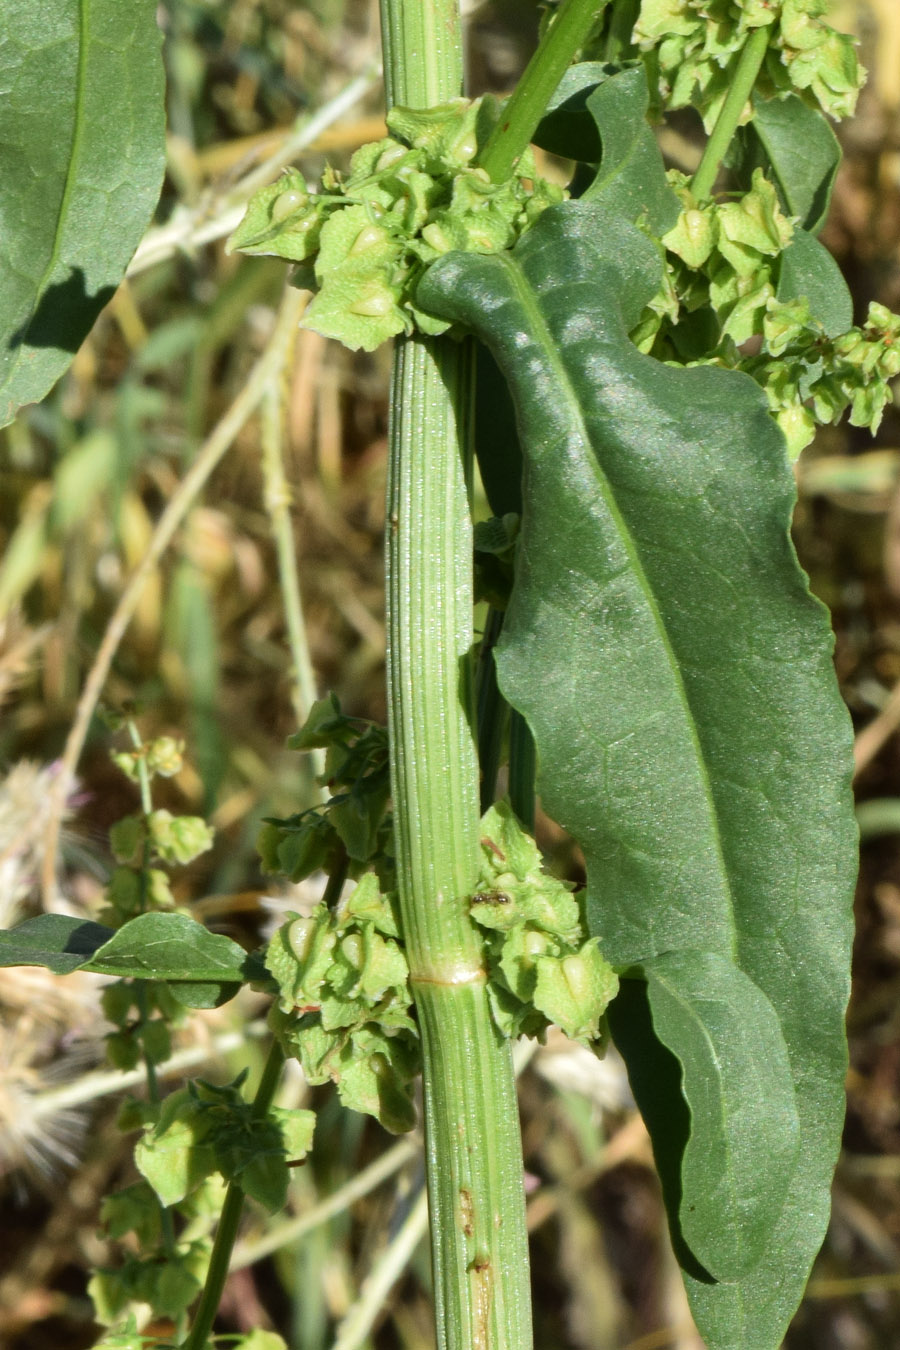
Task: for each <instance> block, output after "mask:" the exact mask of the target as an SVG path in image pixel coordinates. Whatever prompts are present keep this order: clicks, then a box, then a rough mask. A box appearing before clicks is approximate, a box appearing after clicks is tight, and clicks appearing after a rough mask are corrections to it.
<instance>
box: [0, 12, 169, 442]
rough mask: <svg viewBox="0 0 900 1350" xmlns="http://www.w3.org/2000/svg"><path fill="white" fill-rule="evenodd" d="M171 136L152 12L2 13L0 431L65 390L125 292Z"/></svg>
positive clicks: (156, 30)
mask: <svg viewBox="0 0 900 1350" xmlns="http://www.w3.org/2000/svg"><path fill="white" fill-rule="evenodd" d="M163 131H164V108H163V72H162V62H161V59H160V33H159V30H158V28H157V24H156V4H155V3H154V0H128V2H127V3H123V2H122V0H49V3H43V4H40V3H36V0H4V3H3V4H2V6H0V147H2V173H0V277H2V285H0V426H4V425H5V424H6V423H7V422H9V421H11V420H12V418H13V417H14V416H15V414H16V411H17V409H18V408H19V407H21V405H22V404H23V403H30V402H33V401H35V400H37V399H40V398H43V396H44V395H45V394H46V393H47V391H48V389H50V388H51V386H52V385H53V384H54V383H55V382H56V380H58V379H59V377H60V375H61V374H62V373H63V371H64V370H65V369H66V366H67V365H68V364H69V362H70V361H71V360H72V356H73V354H74V353H75V352H76V351H77V349H78V347H79V346H80V344H81V342H82V341H83V339H84V338H85V336H86V334H87V332H88V330H89V329H90V327H91V324H92V323H93V321H94V319H95V318H96V316H97V314H98V312H99V310H100V309H101V308H102V306H103V305H104V304H105V303H106V302H107V300H108V299H109V298H110V296H111V295H112V293H113V291H114V289H115V287H116V286H117V285H118V284H119V282H120V281H121V279H122V275H123V273H124V271H125V268H126V266H127V264H128V261H129V259H130V257H131V255H132V253H133V252H134V250H135V248H136V247H137V245H138V243H139V241H140V238H141V235H142V233H143V231H144V230H145V229H146V226H147V222H148V220H149V219H150V216H151V214H152V212H153V208H154V206H155V204H156V199H157V197H158V195H159V187H160V182H161V180H162V173H163V166H164V140H163Z"/></svg>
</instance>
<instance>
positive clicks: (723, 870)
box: [495, 253, 739, 965]
mask: <svg viewBox="0 0 900 1350" xmlns="http://www.w3.org/2000/svg"><path fill="white" fill-rule="evenodd" d="M495 256H497V261H498V263H499V264H500V266H502V267H503V268H504V269H505V270H506V272H507V275H508V278H509V280H510V284H511V286H512V289H513V291H514V293H515V296H516V299H517V300H518V302H519V304H520V305H521V307H522V309H523V310H524V312H525V316H526V318H527V320H528V324H527V331H528V332H529V334H530V336H531V338H532V340H533V341H534V342H536V343H537V345H538V346H539V347H540V349H541V350H542V352H543V354H544V358H545V360H546V362H547V365H548V367H549V368H550V370H551V372H552V375H553V381H554V385H555V387H556V389H557V390H558V391H559V393H560V395H561V401H562V402H563V404H564V406H565V407H566V409H567V410H568V413H569V417H570V418H571V420H572V422H573V423H574V425H575V427H576V430H577V432H578V435H579V438H580V440H581V443H582V444H583V445H584V446H585V447H586V449H587V450H588V451H589V454H590V467H591V471H592V472H593V474H594V475H595V477H596V480H597V483H598V485H599V487H600V491H601V495H602V497H603V500H604V502H605V503H606V507H607V509H608V511H609V513H610V515H611V517H612V519H613V523H614V524H615V526H616V528H617V530H618V531H619V536H620V538H621V539H622V541H623V544H624V547H625V552H626V554H627V556H628V558H629V561H630V562H631V565H632V568H633V570H634V573H635V576H636V577H637V580H638V585H639V586H640V590H641V593H642V595H643V597H644V601H645V603H646V605H647V606H648V609H649V611H650V614H651V617H652V620H653V624H654V627H655V629H656V632H657V636H658V638H659V641H660V643H661V644H662V648H663V651H664V653H665V657H666V664H667V667H668V669H669V673H670V676H671V679H672V681H673V683H674V686H675V690H676V694H677V698H678V701H679V703H680V705H681V708H682V711H683V713H684V718H685V722H686V724H687V727H688V734H689V736H690V740H691V744H692V746H693V749H694V759H695V763H696V766H697V772H698V775H699V779H700V784H701V790H702V794H703V800H704V801H705V803H706V806H707V811H708V814H709V820H710V828H711V830H712V836H713V842H714V845H715V852H716V858H717V860H718V864H719V871H720V874H721V876H722V878H723V880H724V886H725V893H726V896H727V899H728V905H729V914H728V918H729V924H728V927H729V935H730V947H731V957H732V959H733V960H734V963H735V964H736V965H737V964H739V962H738V934H737V927H736V924H735V922H734V910H735V898H734V893H733V890H732V886H731V877H730V874H729V871H728V867H727V865H726V862H725V853H724V849H723V846H722V836H721V831H720V827H719V817H718V811H717V809H716V801H715V797H714V795H713V791H712V785H711V783H710V780H709V774H708V772H707V766H706V760H705V758H704V755H703V747H702V742H701V740H700V737H699V734H698V731H697V724H696V721H695V718H694V713H693V709H692V708H691V704H690V700H689V699H688V696H687V690H686V689H685V686H684V681H683V680H682V678H681V671H680V668H679V664H678V659H677V657H676V654H675V652H674V650H673V648H672V644H671V642H670V640H669V634H668V630H667V629H666V626H665V623H664V621H663V617H662V615H661V613H660V610H659V606H658V605H657V603H656V597H655V596H654V594H653V590H652V587H651V586H650V583H649V580H648V578H647V574H646V572H645V570H644V566H643V562H642V561H641V556H640V552H639V550H638V547H637V544H636V542H635V540H634V537H633V535H632V533H631V530H630V529H629V528H628V526H627V524H626V522H625V519H624V517H623V516H622V513H621V511H620V510H619V504H618V502H617V501H616V498H615V494H614V492H613V490H612V486H611V484H610V481H609V479H608V478H607V476H606V474H605V473H604V472H603V468H602V466H601V464H600V460H599V457H598V455H597V454H596V453H595V451H594V444H593V440H592V438H591V436H590V433H589V431H588V427H587V423H586V421H585V418H584V415H583V413H582V409H581V403H580V401H579V399H578V394H577V391H576V390H575V388H574V387H573V385H572V382H571V380H570V379H569V375H568V372H567V370H566V367H565V364H564V362H563V361H562V360H561V359H560V356H559V352H558V350H557V346H556V343H555V342H554V341H553V336H552V334H551V332H550V329H549V328H548V326H547V323H546V322H545V320H544V316H543V313H542V312H541V308H540V305H539V304H538V302H537V299H536V295H535V291H534V289H533V288H532V286H531V285H530V283H529V281H528V279H527V277H526V275H525V270H524V268H523V267H522V265H521V264H520V263H519V262H518V260H517V259H515V258H514V256H513V255H512V254H509V253H504V254H500V255H495ZM626 340H628V339H626ZM645 359H647V360H649V359H650V358H645ZM526 457H527V451H526Z"/></svg>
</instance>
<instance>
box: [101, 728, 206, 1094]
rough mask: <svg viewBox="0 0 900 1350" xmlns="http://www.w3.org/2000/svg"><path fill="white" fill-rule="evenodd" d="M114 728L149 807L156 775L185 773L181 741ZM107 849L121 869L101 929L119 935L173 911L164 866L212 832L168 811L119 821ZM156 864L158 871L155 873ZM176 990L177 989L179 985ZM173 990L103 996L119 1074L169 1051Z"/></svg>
mask: <svg viewBox="0 0 900 1350" xmlns="http://www.w3.org/2000/svg"><path fill="white" fill-rule="evenodd" d="M107 720H108V721H109V722H110V723H111V724H112V725H114V726H116V727H118V728H121V727H126V726H127V727H128V729H129V731H130V733H131V739H132V745H133V748H132V749H130V750H124V751H116V752H115V753H114V754H113V755H112V759H113V762H114V763H115V764H116V765H117V766H118V767H119V768H120V769H121V770H122V771H123V773H125V774H126V776H127V777H128V778H130V779H131V780H132V782H137V783H140V784H141V787H142V797H143V799H144V801H145V803H146V804H147V805H148V806H150V805H151V803H150V784H151V780H152V779H153V778H154V777H155V776H159V777H163V778H171V777H172V776H173V775H174V774H176V773H178V772H179V771H180V769H181V767H182V763H183V760H182V753H183V750H184V745H183V742H180V741H176V740H174V739H173V738H172V737H171V736H160V737H157V738H156V739H155V740H150V741H142V740H141V739H140V736H139V734H138V731H137V728H136V726H135V724H134V722H133V721H131V720H130V719H121V718H116V717H114V716H113V715H107ZM109 840H110V848H111V849H112V853H113V856H114V858H115V859H116V862H117V863H118V866H117V867H116V868H114V870H113V873H112V875H111V877H110V879H109V882H108V884H107V887H106V891H105V901H106V903H105V905H104V907H103V908H102V909H101V911H100V912H99V914H98V916H97V917H98V919H99V921H100V922H101V923H104V924H108V925H109V926H110V927H111V928H116V929H119V928H121V927H122V925H123V924H125V923H127V922H128V921H129V920H131V919H134V918H136V917H137V916H138V915H139V914H146V913H148V912H156V911H167V910H172V911H174V910H178V908H179V906H178V903H177V901H176V899H175V896H174V894H173V892H172V886H171V883H170V881H169V876H168V874H167V872H165V871H164V870H163V868H164V867H173V866H179V865H184V864H185V863H189V862H192V861H193V860H194V858H196V857H198V856H199V855H200V854H201V853H204V852H206V850H207V849H210V848H212V844H213V831H212V829H211V828H210V826H208V825H207V824H206V822H205V821H204V820H202V819H201V818H200V817H199V816H174V815H173V814H172V812H171V811H167V810H165V809H159V810H152V809H149V810H146V811H141V812H136V813H134V814H133V815H128V816H124V817H123V818H122V819H121V820H119V821H116V823H115V824H114V825H113V826H112V827H111V829H110V832H109ZM154 862H157V863H160V864H162V866H159V867H154V866H152V864H153V863H154ZM176 988H177V986H176ZM176 988H173V985H172V984H166V983H164V982H163V981H161V980H151V981H146V982H145V981H143V980H141V981H135V980H117V981H116V982H115V983H114V984H109V985H107V986H106V988H105V989H104V991H103V995H102V1000H103V1011H104V1014H105V1016H106V1017H107V1019H108V1020H109V1021H110V1022H112V1024H113V1026H114V1027H115V1030H114V1031H112V1032H110V1033H109V1035H108V1036H107V1038H106V1053H107V1055H108V1057H109V1059H110V1061H111V1062H112V1063H113V1064H114V1065H115V1066H116V1068H117V1069H126V1070H127V1069H133V1068H134V1066H135V1065H136V1064H137V1063H138V1062H139V1061H140V1059H141V1058H142V1057H144V1058H145V1059H148V1060H149V1061H150V1063H152V1064H159V1063H161V1062H162V1061H163V1060H164V1059H168V1057H169V1055H170V1054H171V1052H172V1044H171V1027H173V1026H177V1025H178V1024H179V1022H181V1021H182V1020H183V1018H184V1015H185V1009H184V1006H183V1005H182V1004H181V1003H180V1002H179V1000H178V997H177V992H176Z"/></svg>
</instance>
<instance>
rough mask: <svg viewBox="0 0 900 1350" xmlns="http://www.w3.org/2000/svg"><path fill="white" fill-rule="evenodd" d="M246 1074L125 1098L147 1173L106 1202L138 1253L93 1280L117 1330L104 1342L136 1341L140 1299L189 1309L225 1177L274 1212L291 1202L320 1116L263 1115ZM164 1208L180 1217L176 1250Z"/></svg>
mask: <svg viewBox="0 0 900 1350" xmlns="http://www.w3.org/2000/svg"><path fill="white" fill-rule="evenodd" d="M245 1077H246V1072H245V1073H244V1074H242V1075H241V1076H240V1077H239V1078H237V1079H236V1080H235V1081H234V1082H233V1083H227V1084H224V1085H221V1086H220V1085H216V1084H213V1083H205V1082H203V1081H202V1080H198V1081H197V1082H195V1083H191V1084H189V1085H188V1087H186V1088H184V1089H182V1090H181V1091H178V1092H173V1093H171V1094H170V1096H168V1097H167V1098H166V1099H165V1101H164V1102H163V1103H162V1104H161V1105H153V1104H148V1103H146V1102H144V1103H139V1102H137V1101H134V1100H132V1101H131V1102H130V1103H128V1104H127V1105H126V1108H125V1110H124V1111H123V1116H122V1120H121V1122H120V1123H121V1124H122V1125H123V1128H134V1127H135V1126H137V1125H143V1126H144V1136H143V1138H142V1139H141V1140H140V1142H139V1143H138V1145H137V1148H136V1149H135V1162H136V1164H137V1167H138V1170H139V1171H140V1172H141V1174H142V1179H141V1180H140V1181H137V1182H135V1183H133V1184H132V1185H130V1186H126V1187H125V1188H124V1189H123V1190H120V1191H117V1192H115V1194H113V1195H110V1196H108V1197H107V1198H106V1200H104V1202H103V1209H102V1211H101V1217H102V1219H103V1222H104V1225H105V1227H106V1231H107V1234H108V1236H109V1237H110V1238H112V1239H114V1240H118V1241H122V1240H123V1239H126V1238H127V1235H128V1234H131V1235H132V1237H131V1241H130V1242H129V1243H128V1246H130V1247H132V1248H133V1250H127V1251H126V1254H125V1259H124V1261H123V1262H122V1264H121V1265H119V1266H117V1267H115V1268H101V1269H99V1270H98V1271H97V1273H96V1274H95V1275H94V1278H93V1279H92V1280H91V1283H90V1286H89V1293H90V1295H91V1298H92V1299H93V1301H94V1308H95V1312H96V1316H97V1319H98V1321H100V1322H102V1323H103V1324H104V1325H107V1326H110V1327H111V1328H113V1329H112V1330H111V1331H110V1332H109V1333H108V1336H107V1338H106V1339H105V1340H104V1341H102V1342H100V1344H103V1345H110V1346H115V1345H118V1346H123V1347H127V1346H129V1345H130V1341H129V1339H128V1336H129V1334H130V1328H131V1325H132V1324H133V1321H132V1317H131V1316H128V1314H129V1312H130V1310H131V1309H133V1308H134V1306H135V1305H141V1304H143V1305H146V1306H148V1307H149V1308H150V1310H151V1313H153V1314H155V1315H156V1316H159V1317H164V1318H172V1319H173V1320H178V1319H180V1318H181V1317H182V1316H183V1314H184V1313H185V1312H186V1311H187V1309H188V1308H189V1307H190V1305H191V1304H192V1303H193V1302H194V1300H195V1299H196V1298H197V1296H198V1294H199V1293H200V1291H201V1289H202V1287H203V1280H204V1277H205V1275H206V1270H207V1267H208V1265H209V1258H210V1253H211V1251H212V1233H213V1229H214V1228H215V1225H216V1223H217V1221H218V1219H219V1216H220V1215H221V1212H222V1204H223V1202H224V1198H225V1186H226V1183H228V1182H230V1181H238V1182H239V1183H240V1185H241V1188H242V1190H243V1191H244V1193H245V1194H246V1195H249V1196H252V1198H253V1199H254V1200H256V1201H257V1202H258V1203H259V1204H261V1205H262V1206H263V1207H264V1208H265V1209H266V1210H268V1211H269V1213H270V1214H274V1213H275V1212H276V1211H277V1210H279V1209H282V1208H283V1206H284V1204H285V1201H286V1198H287V1190H288V1182H289V1179H290V1173H289V1170H288V1163H289V1162H292V1163H293V1162H296V1161H297V1160H302V1159H303V1158H304V1157H305V1156H306V1154H307V1153H308V1152H309V1149H310V1147H311V1146H312V1137H313V1130H314V1127H315V1116H314V1114H313V1112H312V1111H303V1110H296V1111H294V1110H286V1109H283V1108H281V1107H272V1108H270V1110H269V1113H268V1114H267V1116H266V1117H265V1119H263V1120H260V1119H259V1117H258V1116H256V1115H255V1113H254V1111H253V1107H252V1105H251V1104H250V1103H249V1102H246V1101H244V1099H243V1097H242V1095H241V1091H240V1089H241V1085H242V1083H243V1080H244V1078H245ZM157 1200H158V1201H159V1203H157ZM161 1206H162V1207H164V1208H166V1209H169V1210H171V1211H172V1212H173V1213H174V1214H177V1216H178V1218H179V1220H180V1223H179V1232H178V1237H177V1240H176V1242H175V1246H174V1248H172V1246H171V1245H170V1242H171V1235H170V1237H169V1239H167V1238H166V1234H165V1230H164V1227H163V1216H162V1208H161ZM126 1317H127V1320H126V1321H125V1323H124V1325H123V1324H122V1323H123V1319H126Z"/></svg>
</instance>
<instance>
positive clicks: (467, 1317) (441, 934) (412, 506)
mask: <svg viewBox="0 0 900 1350" xmlns="http://www.w3.org/2000/svg"><path fill="white" fill-rule="evenodd" d="M381 16H382V39H383V45H384V63H385V83H386V89H387V99H388V104H389V105H390V104H392V103H402V104H406V105H408V106H411V107H416V108H424V107H429V106H433V105H434V104H438V103H443V102H446V100H447V99H450V98H454V97H456V96H457V95H458V94H459V93H460V92H461V87H462V37H461V28H460V20H459V10H458V5H457V0H416V3H409V0H381ZM473 371H474V367H473V348H472V344H471V343H470V342H465V343H455V342H453V341H452V340H450V339H446V338H444V339H441V338H438V339H433V340H425V339H420V338H406V339H403V340H400V341H398V342H397V344H396V347H395V351H394V366H393V375H392V385H391V419H390V428H389V442H390V469H389V477H388V504H387V547H386V555H387V556H386V565H387V629H388V661H387V667H388V709H389V713H388V724H389V730H390V741H391V789H392V793H393V799H394V841H395V852H396V860H397V886H398V891H399V897H400V913H401V922H402V926H403V933H404V938H405V942H406V949H407V956H408V959H409V966H410V982H411V986H412V991H413V996H414V998H415V1001H416V1008H417V1011H418V1017H419V1029H420V1032H421V1036H422V1055H423V1064H424V1068H423V1081H424V1095H425V1134H426V1161H427V1171H428V1197H429V1207H430V1217H431V1250H432V1260H433V1264H434V1288H435V1319H436V1326H437V1343H438V1346H439V1350H530V1347H531V1345H532V1333H531V1300H530V1290H529V1276H528V1235H527V1232H526V1228H525V1197H524V1188H523V1178H522V1144H521V1137H520V1132H519V1116H518V1107H517V1102H516V1090H515V1078H514V1074H513V1066H512V1055H511V1053H510V1046H509V1042H508V1041H506V1040H504V1039H503V1037H501V1036H500V1035H499V1034H498V1032H497V1029H496V1027H495V1025H494V1022H493V1019H492V1016H491V1010H490V1005H489V1002H488V993H487V987H486V983H485V973H484V969H483V956H482V944H481V941H480V939H479V937H478V934H477V932H476V930H475V926H474V924H473V923H472V921H471V918H470V917H469V898H470V896H471V894H472V892H473V890H474V889H475V885H476V880H477V875H478V853H479V819H480V816H479V802H478V760H477V753H476V719H475V707H474V687H473V685H474V680H473V669H472V656H471V646H472V599H473V579H472V522H471V514H470V502H469V497H470V491H469V475H470V469H471V447H470V432H471V425H472V412H473V392H474V390H473V378H474V374H473Z"/></svg>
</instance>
